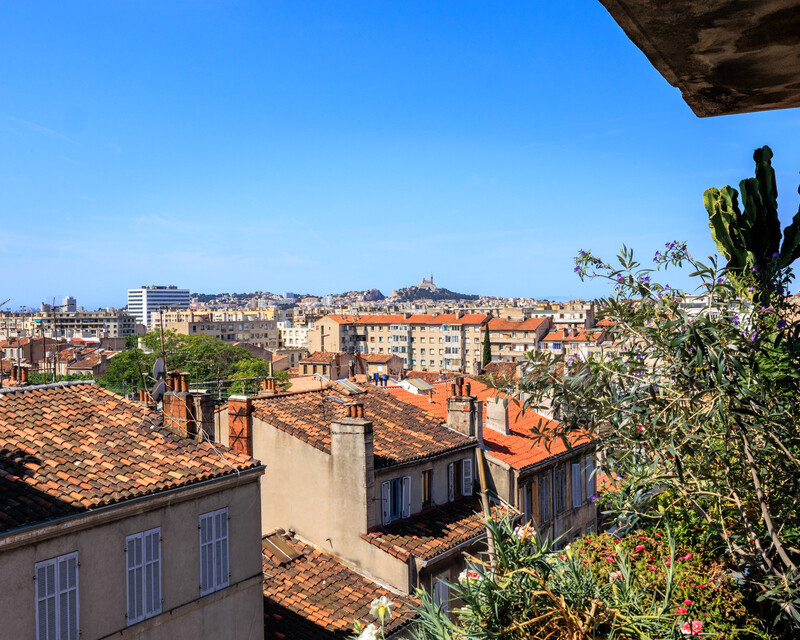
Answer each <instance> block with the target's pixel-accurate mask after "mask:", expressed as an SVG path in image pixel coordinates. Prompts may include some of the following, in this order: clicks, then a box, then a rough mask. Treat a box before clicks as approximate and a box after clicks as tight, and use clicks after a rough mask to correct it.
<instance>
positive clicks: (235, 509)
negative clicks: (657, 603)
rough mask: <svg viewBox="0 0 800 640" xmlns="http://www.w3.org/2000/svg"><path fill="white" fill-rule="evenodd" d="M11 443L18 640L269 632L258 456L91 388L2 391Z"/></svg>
mask: <svg viewBox="0 0 800 640" xmlns="http://www.w3.org/2000/svg"><path fill="white" fill-rule="evenodd" d="M31 407H36V410H35V411H33V410H31ZM0 449H2V454H0V490H2V495H3V505H4V506H3V509H2V510H0V567H2V575H3V586H4V589H3V592H2V595H0V608H1V609H2V610H3V611H6V612H13V615H6V616H4V618H3V631H2V634H0V635H2V636H3V637H4V638H14V639H15V640H34V639H35V640H50V639H52V638H59V639H64V640H79V638H80V640H100V639H101V638H111V637H114V638H137V639H139V638H141V639H147V640H166V639H169V640H181V639H186V640H189V639H192V640H193V639H195V638H200V637H202V638H204V639H214V638H216V639H218V640H228V639H231V638H234V639H237V640H238V639H242V640H260V639H261V638H263V633H264V627H263V595H262V590H263V586H262V583H263V577H262V564H261V554H260V533H261V532H260V517H261V516H260V506H261V503H260V500H259V484H258V480H259V478H260V476H261V475H262V473H263V471H264V467H263V466H261V465H259V464H258V463H257V462H256V461H254V460H253V459H252V458H250V456H246V455H243V454H241V453H236V452H234V451H231V450H228V449H226V448H225V447H222V446H219V445H211V444H209V443H208V442H204V441H202V440H198V439H197V438H195V437H192V436H191V434H189V433H187V432H184V431H181V430H180V429H179V428H177V427H176V424H175V423H174V422H171V423H168V422H166V421H165V420H164V419H163V417H162V415H161V414H160V413H158V412H155V411H153V410H150V409H148V408H147V407H145V406H142V405H139V404H137V403H134V402H131V401H128V400H125V399H123V398H121V397H120V396H117V395H115V394H113V393H110V392H108V391H106V390H104V389H102V388H101V387H99V386H96V385H94V384H89V383H60V384H57V385H43V386H38V387H37V386H33V387H27V388H18V389H8V388H5V389H2V390H0Z"/></svg>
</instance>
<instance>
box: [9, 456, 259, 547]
mask: <svg viewBox="0 0 800 640" xmlns="http://www.w3.org/2000/svg"><path fill="white" fill-rule="evenodd" d="M265 469H266V467H265V466H264V465H263V464H262V465H259V466H257V467H253V468H251V469H245V470H244V471H237V472H236V473H231V474H228V475H226V476H222V477H219V478H211V479H210V480H203V481H202V482H195V483H192V484H189V485H185V486H182V487H175V488H174V489H167V490H166V491H159V492H158V493H151V494H148V495H146V496H139V497H138V498H131V499H130V500H125V501H123V502H117V503H115V504H109V505H106V506H103V507H97V508H96V509H90V510H88V511H81V512H80V513H73V514H70V515H66V516H61V517H59V518H55V519H53V520H48V521H46V522H37V523H34V524H29V525H23V526H21V527H17V528H16V529H10V530H8V531H5V532H3V533H2V534H0V552H2V551H7V550H8V549H14V548H16V547H21V546H23V545H26V544H31V543H34V542H40V541H42V540H48V539H50V538H55V537H57V536H63V535H68V534H72V533H76V532H78V531H83V530H84V529H89V528H92V527H97V526H100V525H104V524H108V523H110V522H114V521H116V520H121V519H123V518H128V517H131V516H135V515H139V514H142V513H146V512H148V511H153V510H155V509H161V508H165V507H168V506H170V505H173V504H178V503H181V502H186V501H188V500H195V499H197V498H202V497H204V496H207V495H209V494H212V493H217V492H219V491H225V490H226V489H235V488H236V487H238V486H241V485H243V484H246V483H250V482H257V481H258V479H259V478H260V477H261V475H262V474H263V473H264V470H265Z"/></svg>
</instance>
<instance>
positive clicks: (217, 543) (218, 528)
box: [214, 509, 230, 589]
mask: <svg viewBox="0 0 800 640" xmlns="http://www.w3.org/2000/svg"><path fill="white" fill-rule="evenodd" d="M229 577H230V576H229V567H228V510H227V509H220V510H219V511H216V512H215V513H214V588H215V589H221V588H222V587H227V586H228V583H229Z"/></svg>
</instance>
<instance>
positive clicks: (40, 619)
mask: <svg viewBox="0 0 800 640" xmlns="http://www.w3.org/2000/svg"><path fill="white" fill-rule="evenodd" d="M56 562H57V560H56V559H55V558H54V559H53V560H47V561H45V562H39V563H37V564H36V574H35V575H36V640H55V639H56Z"/></svg>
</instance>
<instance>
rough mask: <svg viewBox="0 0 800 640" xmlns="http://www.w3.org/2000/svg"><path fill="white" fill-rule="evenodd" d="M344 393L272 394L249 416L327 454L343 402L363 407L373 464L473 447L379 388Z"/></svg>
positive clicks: (255, 405) (333, 390) (258, 401)
mask: <svg viewBox="0 0 800 640" xmlns="http://www.w3.org/2000/svg"><path fill="white" fill-rule="evenodd" d="M364 388H365V392H364V393H361V394H358V395H355V396H350V395H348V394H347V393H346V392H345V391H344V390H342V389H341V388H340V387H339V386H338V385H335V384H329V385H328V386H327V387H326V388H325V389H322V390H318V391H303V392H300V393H291V392H289V393H286V394H278V395H274V396H270V397H266V398H256V399H254V400H253V408H254V413H255V415H256V416H257V417H258V418H260V419H261V420H263V421H264V422H266V423H268V424H271V425H272V426H274V427H276V428H277V429H280V430H281V431H285V432H286V433H289V434H290V435H293V436H294V437H296V438H299V439H300V440H303V441H304V442H307V443H308V444H310V445H312V446H314V447H316V448H317V449H320V450H321V451H324V452H326V453H330V450H331V422H333V421H334V420H337V419H340V418H344V417H346V415H347V407H346V405H345V404H340V403H338V402H336V401H335V400H333V399H332V398H338V399H340V400H343V401H344V402H346V403H350V402H359V403H362V404H363V405H364V417H365V418H366V419H367V420H371V421H372V429H373V442H374V450H375V468H376V469H379V468H383V467H388V466H391V465H394V464H399V463H402V462H410V461H412V460H418V459H422V458H426V457H428V456H432V455H438V454H440V453H444V452H446V451H451V450H457V449H460V448H464V447H469V446H474V445H475V440H474V439H472V438H468V437H466V436H464V435H462V434H460V433H458V432H457V431H453V430H452V429H448V428H447V427H446V426H444V425H443V424H442V422H443V421H442V420H441V419H439V418H438V417H436V416H433V415H431V414H430V413H427V412H425V411H422V410H419V409H416V408H414V407H409V406H408V404H407V403H405V402H403V401H402V400H399V399H397V398H395V397H393V396H392V395H391V394H388V393H386V392H385V391H382V390H381V388H380V387H369V386H367V387H364Z"/></svg>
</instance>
